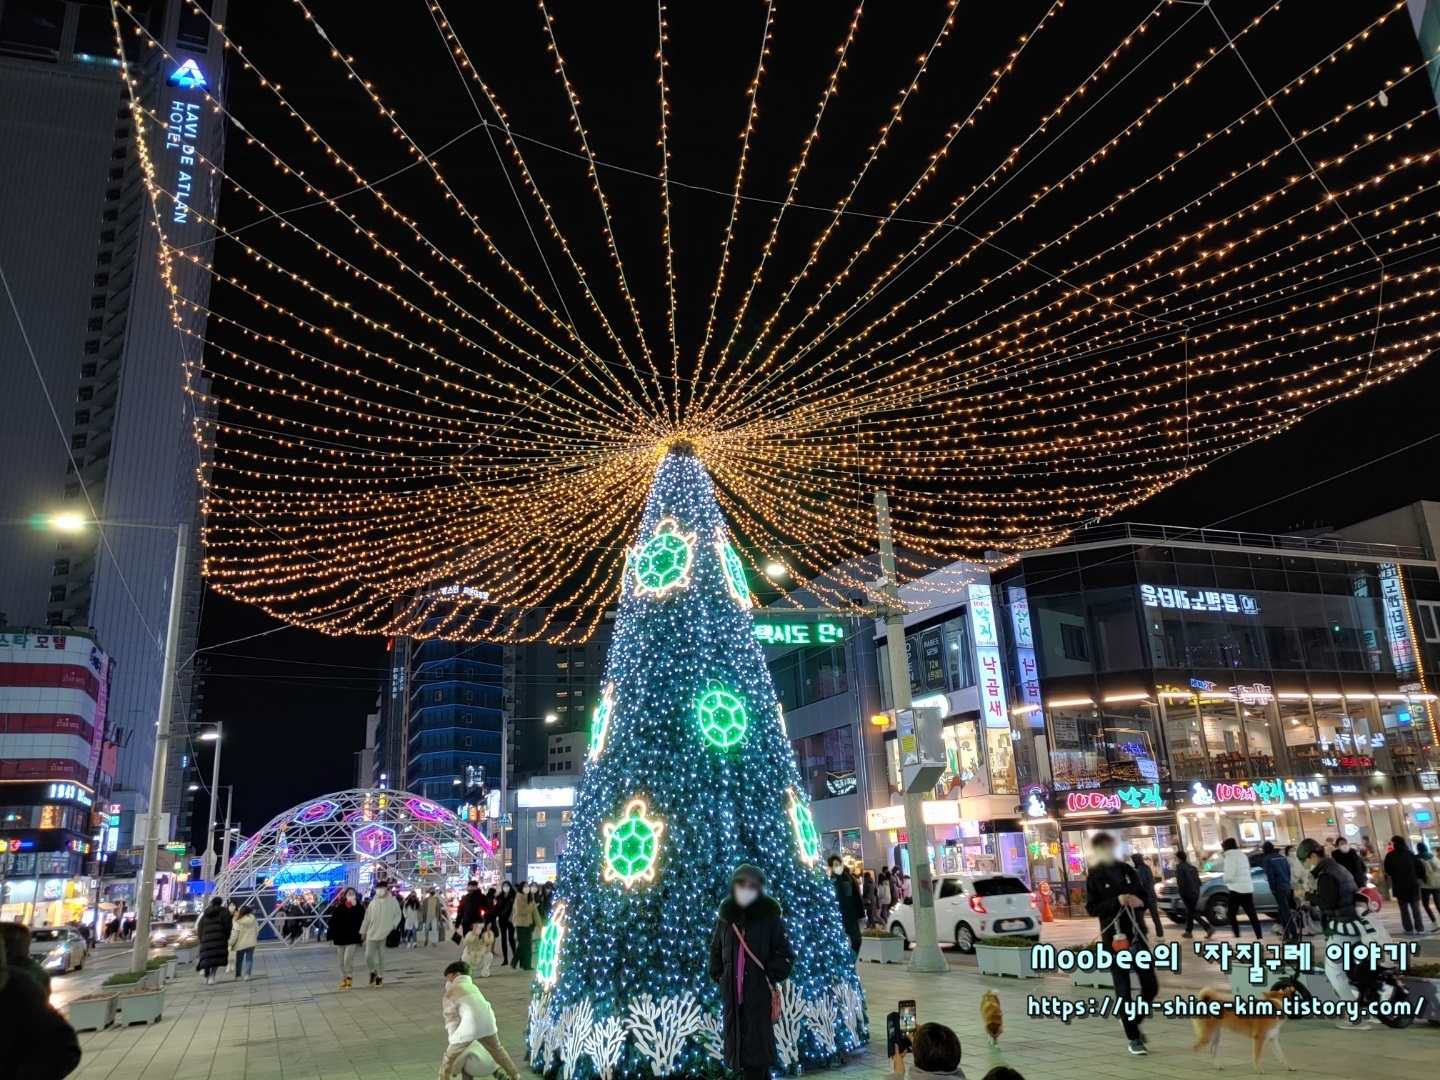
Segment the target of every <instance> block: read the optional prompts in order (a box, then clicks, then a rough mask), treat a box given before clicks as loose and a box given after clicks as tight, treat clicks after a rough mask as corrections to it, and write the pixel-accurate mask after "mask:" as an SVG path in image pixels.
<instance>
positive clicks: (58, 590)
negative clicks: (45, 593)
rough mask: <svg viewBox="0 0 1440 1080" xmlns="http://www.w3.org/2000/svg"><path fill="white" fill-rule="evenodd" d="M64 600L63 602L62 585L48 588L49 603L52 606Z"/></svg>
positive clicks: (63, 591)
mask: <svg viewBox="0 0 1440 1080" xmlns="http://www.w3.org/2000/svg"><path fill="white" fill-rule="evenodd" d="M64 600H65V586H64V585H52V586H50V602H51V603H52V604H59V603H63V602H64Z"/></svg>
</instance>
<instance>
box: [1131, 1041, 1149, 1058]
mask: <svg viewBox="0 0 1440 1080" xmlns="http://www.w3.org/2000/svg"><path fill="white" fill-rule="evenodd" d="M1130 1053H1132V1054H1134V1055H1135V1056H1136V1057H1144V1056H1145V1055H1146V1054H1148V1053H1150V1051H1149V1050H1146V1049H1145V1040H1144V1039H1131V1040H1130Z"/></svg>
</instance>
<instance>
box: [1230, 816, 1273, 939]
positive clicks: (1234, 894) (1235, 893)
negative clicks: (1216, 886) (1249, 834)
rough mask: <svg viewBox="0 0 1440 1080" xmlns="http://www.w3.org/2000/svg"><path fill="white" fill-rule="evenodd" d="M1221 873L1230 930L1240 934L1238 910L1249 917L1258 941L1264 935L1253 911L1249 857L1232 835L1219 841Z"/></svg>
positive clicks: (1237, 934)
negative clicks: (1226, 895)
mask: <svg viewBox="0 0 1440 1080" xmlns="http://www.w3.org/2000/svg"><path fill="white" fill-rule="evenodd" d="M1220 851H1221V873H1223V874H1224V876H1225V891H1226V892H1227V893H1229V894H1230V932H1231V933H1232V934H1234V935H1235V936H1236V937H1237V938H1238V937H1239V936H1240V912H1241V910H1244V912H1245V914H1246V915H1248V916H1249V917H1250V925H1251V927H1253V928H1254V930H1255V939H1256V940H1257V941H1258V940H1260V939H1261V938H1263V937H1264V936H1265V935H1264V934H1262V933H1261V932H1260V916H1259V915H1258V914H1256V912H1255V879H1254V878H1253V877H1251V876H1250V857H1249V856H1248V855H1246V854H1245V853H1244V852H1243V851H1241V850H1240V846H1239V845H1238V844H1237V843H1236V842H1235V838H1234V837H1233V836H1227V837H1226V838H1225V839H1224V840H1222V841H1221V842H1220Z"/></svg>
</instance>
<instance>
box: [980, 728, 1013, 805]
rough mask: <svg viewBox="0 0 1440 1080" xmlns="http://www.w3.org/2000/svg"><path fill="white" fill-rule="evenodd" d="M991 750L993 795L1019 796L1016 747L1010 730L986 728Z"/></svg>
mask: <svg viewBox="0 0 1440 1080" xmlns="http://www.w3.org/2000/svg"><path fill="white" fill-rule="evenodd" d="M985 736H986V743H987V745H988V748H989V750H990V792H991V794H993V795H1018V794H1020V782H1019V778H1018V777H1017V776H1016V773H1015V747H1014V742H1013V741H1012V740H1011V737H1010V729H1009V728H1008V727H1006V728H986V729H985Z"/></svg>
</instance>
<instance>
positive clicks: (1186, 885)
mask: <svg viewBox="0 0 1440 1080" xmlns="http://www.w3.org/2000/svg"><path fill="white" fill-rule="evenodd" d="M1175 888H1176V891H1177V892H1178V893H1179V895H1180V902H1181V903H1182V904H1184V905H1185V930H1184V932H1183V933H1182V934H1181V935H1180V936H1181V937H1186V938H1188V937H1194V936H1195V935H1194V933H1193V931H1194V929H1195V924H1196V923H1197V922H1198V923H1199V924H1200V926H1201V928H1202V929H1203V930H1204V931H1205V936H1206V937H1207V938H1211V937H1214V936H1215V927H1213V926H1211V925H1210V924H1209V923H1208V922H1206V921H1205V916H1204V915H1201V914H1200V912H1199V911H1197V910H1196V908H1197V907H1198V906H1199V904H1200V871H1199V870H1196V869H1195V864H1194V863H1192V862H1191V861H1190V856H1188V855H1186V854H1185V852H1183V851H1176V852H1175Z"/></svg>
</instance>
